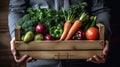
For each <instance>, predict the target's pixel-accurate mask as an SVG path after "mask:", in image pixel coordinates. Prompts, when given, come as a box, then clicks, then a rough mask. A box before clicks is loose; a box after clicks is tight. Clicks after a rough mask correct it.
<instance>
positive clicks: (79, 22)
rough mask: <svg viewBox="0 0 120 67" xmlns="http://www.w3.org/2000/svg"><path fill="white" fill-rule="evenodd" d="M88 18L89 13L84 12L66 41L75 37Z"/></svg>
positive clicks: (71, 29)
mask: <svg viewBox="0 0 120 67" xmlns="http://www.w3.org/2000/svg"><path fill="white" fill-rule="evenodd" d="M87 18H88V15H87V13H85V12H83V13H82V14H81V16H80V18H79V20H76V21H75V22H74V24H73V25H72V27H71V28H70V30H69V32H68V34H67V37H66V38H65V40H69V39H71V37H72V36H73V35H74V33H75V32H76V31H77V30H78V29H79V28H80V27H81V26H82V22H83V21H84V20H86V19H87Z"/></svg>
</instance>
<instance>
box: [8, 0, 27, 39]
mask: <svg viewBox="0 0 120 67" xmlns="http://www.w3.org/2000/svg"><path fill="white" fill-rule="evenodd" d="M26 8H27V4H26V0H10V3H9V14H8V26H9V32H10V35H11V38H13V37H14V36H15V32H14V30H15V27H16V25H17V22H18V19H19V18H21V17H22V16H23V15H24V14H25V11H26Z"/></svg>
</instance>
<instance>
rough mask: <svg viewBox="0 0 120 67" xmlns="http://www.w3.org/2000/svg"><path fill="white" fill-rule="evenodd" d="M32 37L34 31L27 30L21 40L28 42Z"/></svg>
mask: <svg viewBox="0 0 120 67" xmlns="http://www.w3.org/2000/svg"><path fill="white" fill-rule="evenodd" d="M33 38H34V33H33V32H32V31H28V32H27V33H26V34H25V36H24V38H23V42H25V43H28V42H30V41H32V40H33Z"/></svg>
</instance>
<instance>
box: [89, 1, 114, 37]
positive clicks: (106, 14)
mask: <svg viewBox="0 0 120 67" xmlns="http://www.w3.org/2000/svg"><path fill="white" fill-rule="evenodd" d="M91 10H92V14H93V15H96V16H97V22H101V23H102V24H104V25H105V39H110V36H111V33H112V32H111V29H110V9H109V8H108V6H106V3H105V1H104V0H93V4H92V9H91Z"/></svg>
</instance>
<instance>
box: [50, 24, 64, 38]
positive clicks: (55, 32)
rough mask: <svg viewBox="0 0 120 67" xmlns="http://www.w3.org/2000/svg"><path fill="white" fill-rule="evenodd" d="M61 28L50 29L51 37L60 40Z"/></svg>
mask: <svg viewBox="0 0 120 67" xmlns="http://www.w3.org/2000/svg"><path fill="white" fill-rule="evenodd" d="M62 32H63V30H62V26H60V25H58V26H53V27H51V28H50V30H49V33H50V35H51V36H53V37H54V38H60V37H61V35H62Z"/></svg>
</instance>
